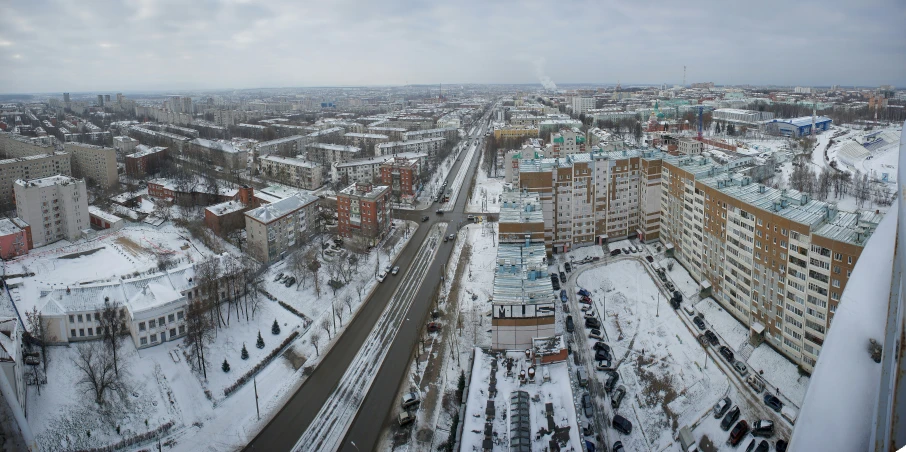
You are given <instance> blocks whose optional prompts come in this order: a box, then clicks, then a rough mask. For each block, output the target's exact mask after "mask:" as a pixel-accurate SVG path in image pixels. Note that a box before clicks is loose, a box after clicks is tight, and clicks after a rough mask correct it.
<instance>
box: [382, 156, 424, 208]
mask: <svg viewBox="0 0 906 452" xmlns="http://www.w3.org/2000/svg"><path fill="white" fill-rule="evenodd" d="M380 171H381V184H382V185H387V186H389V187H390V193H391V196H392V198H393V201H399V202H411V201H413V200H414V199H415V194H416V193H417V192H418V189H419V188H420V187H421V173H422V164H421V160H420V159H417V158H414V159H406V158H399V157H397V158H391V159H388V160H387V161H386V162H384V163H382V164H381V166H380Z"/></svg>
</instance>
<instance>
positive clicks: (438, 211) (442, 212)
mask: <svg viewBox="0 0 906 452" xmlns="http://www.w3.org/2000/svg"><path fill="white" fill-rule="evenodd" d="M434 213H436V214H438V215H443V214H444V211H443V210H440V209H437V212H434Z"/></svg>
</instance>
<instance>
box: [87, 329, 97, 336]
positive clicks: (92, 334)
mask: <svg viewBox="0 0 906 452" xmlns="http://www.w3.org/2000/svg"><path fill="white" fill-rule="evenodd" d="M99 331H100V330H99ZM88 335H89V336H94V330H93V329H92V328H88Z"/></svg>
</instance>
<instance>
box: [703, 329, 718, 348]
mask: <svg viewBox="0 0 906 452" xmlns="http://www.w3.org/2000/svg"><path fill="white" fill-rule="evenodd" d="M705 338H706V339H708V343H709V344H711V345H713V346H717V344H719V343H720V341H718V340H717V335H716V334H714V332H713V331H711V330H708V331H705Z"/></svg>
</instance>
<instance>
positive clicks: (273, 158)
mask: <svg viewBox="0 0 906 452" xmlns="http://www.w3.org/2000/svg"><path fill="white" fill-rule="evenodd" d="M261 160H267V161H270V162H274V163H284V164H287V165H292V166H298V167H301V168H317V167H319V166H321V164H320V163H316V162H311V161H308V160H305V159H301V158H298V157H281V156H279V155H267V156H264V157H261Z"/></svg>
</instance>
